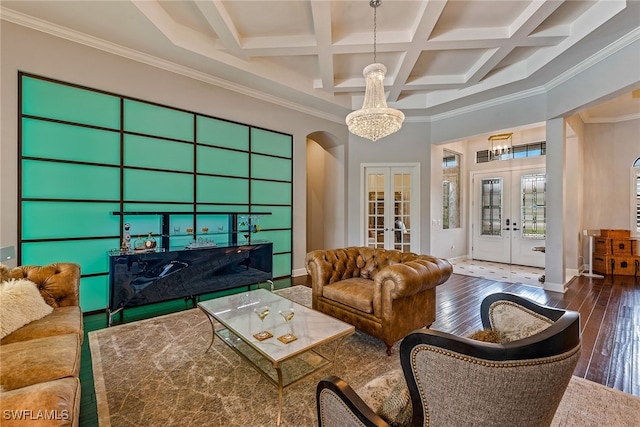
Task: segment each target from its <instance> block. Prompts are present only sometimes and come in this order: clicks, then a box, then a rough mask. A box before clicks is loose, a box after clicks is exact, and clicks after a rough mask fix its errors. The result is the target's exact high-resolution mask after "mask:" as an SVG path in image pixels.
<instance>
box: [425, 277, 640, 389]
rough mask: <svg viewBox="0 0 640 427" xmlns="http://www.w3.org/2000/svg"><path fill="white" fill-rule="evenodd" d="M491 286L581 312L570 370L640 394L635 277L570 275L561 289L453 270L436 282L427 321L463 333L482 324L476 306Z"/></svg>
mask: <svg viewBox="0 0 640 427" xmlns="http://www.w3.org/2000/svg"><path fill="white" fill-rule="evenodd" d="M494 292H512V293H515V294H518V295H521V296H524V297H527V298H530V299H533V300H535V301H537V302H539V303H542V304H545V305H548V306H550V307H559V308H566V309H570V310H575V311H578V312H579V313H580V328H581V330H582V354H581V357H580V361H579V362H578V366H577V367H576V369H575V372H574V375H576V376H579V377H582V378H586V379H588V380H591V381H594V382H597V383H600V384H604V385H606V386H608V387H611V388H614V389H617V390H622V391H624V392H626V393H630V394H633V395H635V396H640V278H634V277H631V276H607V277H605V278H604V279H589V278H587V277H584V276H579V277H575V278H574V279H573V280H572V281H571V282H570V283H569V286H568V288H567V291H566V292H565V293H564V294H562V293H559V292H549V291H544V290H543V289H539V288H535V287H532V286H524V285H518V284H511V283H502V282H495V281H492V280H487V279H481V278H476V277H469V276H462V275H458V274H454V275H452V276H451V278H450V279H449V280H448V281H447V282H446V283H445V284H444V285H441V286H439V287H438V288H437V304H438V308H437V313H436V321H435V322H434V324H433V325H431V327H432V328H433V329H439V330H442V331H446V332H450V333H454V334H459V335H468V334H469V333H471V332H474V331H476V330H478V329H481V328H482V324H481V322H480V317H479V311H478V307H479V306H480V302H481V301H482V299H483V298H484V297H485V296H486V295H489V294H491V293H494Z"/></svg>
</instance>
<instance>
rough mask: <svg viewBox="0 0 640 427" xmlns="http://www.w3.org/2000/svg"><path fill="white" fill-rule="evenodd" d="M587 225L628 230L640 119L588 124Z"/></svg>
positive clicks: (595, 227)
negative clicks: (633, 166) (632, 171)
mask: <svg viewBox="0 0 640 427" xmlns="http://www.w3.org/2000/svg"><path fill="white" fill-rule="evenodd" d="M584 130H585V145H584V228H587V229H599V228H614V229H616V228H619V229H629V228H631V224H632V216H631V166H632V165H633V162H634V161H635V160H636V159H637V158H638V157H640V119H636V120H627V121H624V122H619V123H606V124H585V126H584Z"/></svg>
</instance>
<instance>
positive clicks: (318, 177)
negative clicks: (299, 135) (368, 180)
mask: <svg viewBox="0 0 640 427" xmlns="http://www.w3.org/2000/svg"><path fill="white" fill-rule="evenodd" d="M306 162H307V168H306V169H307V252H309V251H312V250H315V249H328V248H336V247H342V246H345V244H346V228H345V224H346V203H345V202H346V197H347V194H346V187H347V186H346V182H345V179H346V145H345V143H344V142H343V141H340V140H339V139H338V138H336V137H335V135H332V134H330V133H327V132H313V133H311V134H309V135H307V158H306Z"/></svg>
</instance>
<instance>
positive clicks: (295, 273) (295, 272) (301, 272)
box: [291, 268, 307, 277]
mask: <svg viewBox="0 0 640 427" xmlns="http://www.w3.org/2000/svg"><path fill="white" fill-rule="evenodd" d="M306 275H307V269H306V268H296V269H294V270H291V277H300V276H306Z"/></svg>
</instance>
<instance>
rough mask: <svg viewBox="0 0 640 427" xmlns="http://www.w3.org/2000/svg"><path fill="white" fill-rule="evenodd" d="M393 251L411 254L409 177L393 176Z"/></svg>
mask: <svg viewBox="0 0 640 427" xmlns="http://www.w3.org/2000/svg"><path fill="white" fill-rule="evenodd" d="M393 212H394V217H395V218H394V222H393V233H394V245H393V247H394V249H397V250H399V251H402V252H411V175H410V174H408V173H395V174H394V175H393Z"/></svg>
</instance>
